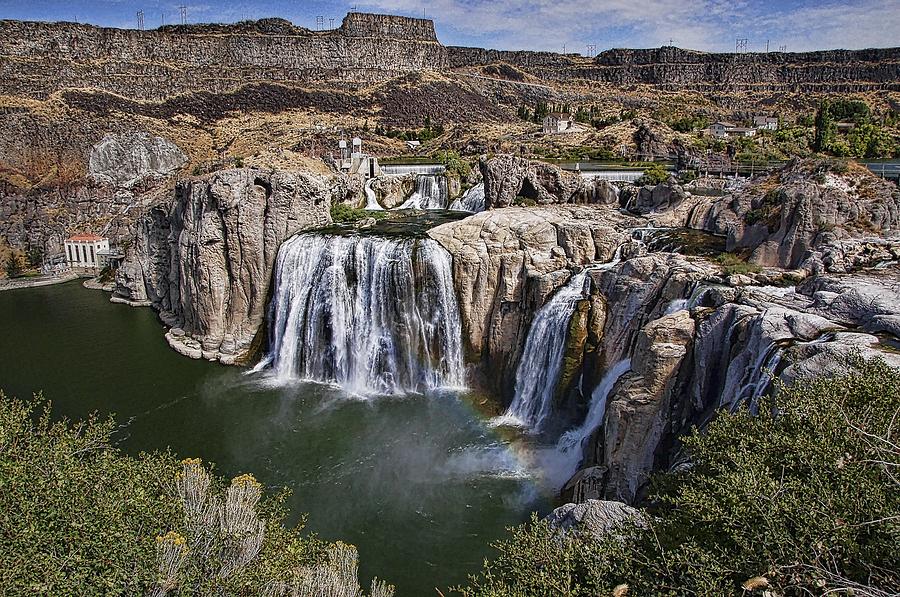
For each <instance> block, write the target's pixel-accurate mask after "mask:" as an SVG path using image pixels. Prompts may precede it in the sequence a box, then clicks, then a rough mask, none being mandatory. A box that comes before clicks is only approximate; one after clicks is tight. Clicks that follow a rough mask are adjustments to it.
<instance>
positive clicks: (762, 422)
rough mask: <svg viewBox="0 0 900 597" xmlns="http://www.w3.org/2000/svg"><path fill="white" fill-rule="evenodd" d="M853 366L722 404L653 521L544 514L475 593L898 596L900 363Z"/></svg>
mask: <svg viewBox="0 0 900 597" xmlns="http://www.w3.org/2000/svg"><path fill="white" fill-rule="evenodd" d="M848 364H849V365H850V366H851V367H852V368H853V369H855V371H854V372H853V373H849V374H846V375H844V376H841V377H837V378H831V379H829V378H824V377H820V378H816V379H811V380H801V381H798V382H796V383H795V384H793V385H792V386H790V387H783V386H781V385H780V384H778V392H777V396H776V398H775V399H773V400H772V403H770V404H764V405H762V407H761V408H760V413H759V415H757V416H753V415H751V414H750V412H749V411H748V409H747V408H746V407H742V408H740V409H739V410H738V411H737V412H735V413H728V412H721V413H719V414H718V415H717V416H716V417H715V418H714V419H713V420H712V422H711V423H710V424H709V425H708V426H707V428H706V429H705V430H704V431H703V432H700V431H695V432H694V433H693V434H691V435H690V436H689V437H688V438H686V439H685V442H684V443H685V447H686V449H687V451H688V453H689V454H690V458H691V466H690V467H688V468H686V469H682V471H681V472H678V473H667V474H661V475H659V476H658V477H657V478H656V479H655V480H654V483H653V496H652V500H651V504H653V509H652V510H651V511H649V512H648V515H649V518H648V526H647V528H646V529H640V528H634V527H630V528H623V529H621V531H619V532H617V533H613V534H611V535H609V536H606V537H605V538H600V539H597V540H594V541H590V540H587V539H584V538H578V537H572V536H571V535H570V536H568V537H566V538H562V537H560V536H559V535H557V534H555V533H553V532H551V531H550V529H548V528H547V526H546V525H545V524H544V523H541V522H537V521H536V520H534V521H532V524H531V525H530V526H529V527H527V528H526V527H520V528H518V529H514V530H513V531H512V534H511V535H510V537H509V538H507V539H505V540H502V541H500V542H498V543H497V544H496V545H495V547H496V548H497V550H498V555H497V556H496V558H495V559H494V560H492V561H488V562H486V563H485V567H484V569H483V571H482V572H481V574H479V575H478V576H476V577H473V578H472V579H471V582H470V586H468V587H466V588H463V589H462V593H463V594H464V595H467V596H469V597H473V596H476V595H484V596H497V595H516V596H519V595H521V596H526V595H535V596H537V595H572V596H585V597H587V596H595V595H612V594H613V588H614V587H616V586H618V585H620V584H627V585H628V586H629V589H630V590H629V593H628V594H629V595H661V596H676V595H685V596H687V595H693V596H696V595H746V594H751V593H752V594H762V593H761V591H760V592H756V593H754V588H755V589H760V588H766V587H768V590H770V591H771V592H772V594H776V595H823V594H840V595H892V594H897V592H898V591H900V551H898V550H897V549H896V546H897V545H898V544H900V525H898V523H897V521H898V519H900V481H898V478H897V476H896V471H897V470H898V467H900V447H898V445H900V427H898V425H897V421H898V419H900V372H898V371H897V370H895V369H892V368H890V367H888V366H887V365H885V364H884V363H882V362H880V361H875V362H863V361H861V360H859V359H858V358H851V359H850V361H849V363H848ZM776 405H777V409H776V408H775V406H776Z"/></svg>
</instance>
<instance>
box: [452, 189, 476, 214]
mask: <svg viewBox="0 0 900 597" xmlns="http://www.w3.org/2000/svg"><path fill="white" fill-rule="evenodd" d="M449 209H451V210H453V211H470V212H472V213H478V212H480V211H484V183H483V182H480V183H478V184H477V185H475V186H474V187H472V188H471V189H469V190H468V191H466V194H465V195H463V196H462V197H460V198H459V199H457V200H455V201H454V202H453V203H451V204H450V208H449Z"/></svg>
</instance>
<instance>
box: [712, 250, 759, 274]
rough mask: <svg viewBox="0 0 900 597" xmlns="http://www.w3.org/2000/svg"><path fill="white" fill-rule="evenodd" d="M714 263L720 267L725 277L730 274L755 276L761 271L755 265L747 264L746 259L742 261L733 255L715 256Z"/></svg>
mask: <svg viewBox="0 0 900 597" xmlns="http://www.w3.org/2000/svg"><path fill="white" fill-rule="evenodd" d="M714 261H715V262H716V263H718V264H719V265H721V266H722V269H723V270H724V273H725V275H726V276H730V275H732V274H742V275H747V274H756V273H759V272H760V271H761V269H762V268H760V266H758V265H756V264H755V263H749V262H748V261H747V260H746V259H743V258H741V257H740V256H738V255H735V254H734V253H722V254H720V255H717V256H716V258H715V259H714Z"/></svg>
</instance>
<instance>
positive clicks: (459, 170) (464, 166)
mask: <svg viewBox="0 0 900 597" xmlns="http://www.w3.org/2000/svg"><path fill="white" fill-rule="evenodd" d="M441 163H442V164H444V168H445V170H446V172H447V176H451V177H456V178H458V179H460V180H465V179H467V178H468V177H469V175H470V174H471V173H472V166H471V164H469V162H467V161H466V160H464V159H462V158H461V157H460V155H459V154H458V153H457V152H455V151H445V152H443V154H442V155H441Z"/></svg>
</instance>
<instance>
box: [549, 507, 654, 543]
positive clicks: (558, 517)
mask: <svg viewBox="0 0 900 597" xmlns="http://www.w3.org/2000/svg"><path fill="white" fill-rule="evenodd" d="M544 520H546V521H547V523H548V524H549V525H550V528H552V529H556V530H558V531H561V532H563V533H565V534H567V535H568V534H583V535H588V536H590V537H593V538H595V539H603V538H604V537H607V536H608V535H609V534H610V533H615V532H616V531H617V530H620V529H622V528H623V527H625V526H628V525H630V526H640V527H642V526H644V525H646V520H645V518H644V515H643V514H642V513H641V512H640V510H637V509H636V508H632V507H631V506H628V505H626V504H623V503H622V502H607V501H603V500H587V501H585V502H582V503H579V504H563V505H562V506H560V507H559V508H556V509H555V510H554V511H553V512H551V513H550V514H549V515H547V517H546V518H545V519H544Z"/></svg>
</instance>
